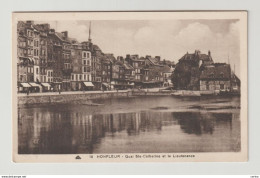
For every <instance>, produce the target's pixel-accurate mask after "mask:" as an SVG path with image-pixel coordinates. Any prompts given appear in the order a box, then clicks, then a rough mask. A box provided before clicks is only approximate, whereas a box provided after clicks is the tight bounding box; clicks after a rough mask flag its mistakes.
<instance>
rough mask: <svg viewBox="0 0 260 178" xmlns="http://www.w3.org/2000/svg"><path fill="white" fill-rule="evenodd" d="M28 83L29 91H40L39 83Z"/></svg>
mask: <svg viewBox="0 0 260 178" xmlns="http://www.w3.org/2000/svg"><path fill="white" fill-rule="evenodd" d="M29 84H30V85H31V87H30V92H32V93H37V92H42V86H41V85H39V84H38V83H34V82H30V83H29Z"/></svg>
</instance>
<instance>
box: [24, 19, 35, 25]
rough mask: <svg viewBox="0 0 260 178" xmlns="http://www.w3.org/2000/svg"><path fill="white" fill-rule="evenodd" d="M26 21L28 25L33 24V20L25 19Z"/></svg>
mask: <svg viewBox="0 0 260 178" xmlns="http://www.w3.org/2000/svg"><path fill="white" fill-rule="evenodd" d="M26 23H27V24H29V25H34V21H33V20H27V21H26Z"/></svg>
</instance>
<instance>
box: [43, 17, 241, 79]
mask: <svg viewBox="0 0 260 178" xmlns="http://www.w3.org/2000/svg"><path fill="white" fill-rule="evenodd" d="M48 23H50V24H51V26H52V27H53V28H55V29H56V30H57V31H65V30H67V31H68V32H69V36H70V37H72V38H76V39H77V40H78V41H80V42H81V41H86V40H87V39H88V28H89V21H59V22H48ZM222 27H223V28H222ZM92 41H93V43H95V44H97V45H98V46H99V47H100V48H101V49H102V51H103V52H105V53H114V55H115V56H119V55H120V56H125V55H126V54H139V55H140V56H145V55H152V56H155V55H160V56H161V58H162V59H164V58H165V59H168V60H174V61H175V62H177V61H178V59H180V58H181V57H182V56H183V55H184V54H185V53H186V52H187V51H188V52H189V53H193V52H194V51H195V50H196V49H199V50H201V52H202V53H207V52H208V50H210V51H211V55H212V57H213V60H214V61H215V62H228V57H229V62H230V64H231V65H232V68H234V65H236V73H237V74H238V75H239V72H240V71H239V68H240V62H239V61H240V56H239V54H240V49H239V48H240V46H239V21H237V20H206V21H205V20H174V21H170V20H164V21H162V20H160V21H159V20H149V21H141V20H136V21H116V20H113V21H102V20H101V21H92Z"/></svg>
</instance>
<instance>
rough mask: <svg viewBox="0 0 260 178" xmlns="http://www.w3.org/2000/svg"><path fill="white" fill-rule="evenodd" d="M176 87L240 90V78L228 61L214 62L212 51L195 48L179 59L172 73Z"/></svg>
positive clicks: (205, 89) (181, 88) (182, 88)
mask: <svg viewBox="0 0 260 178" xmlns="http://www.w3.org/2000/svg"><path fill="white" fill-rule="evenodd" d="M172 82H173V86H174V89H177V90H202V91H207V90H208V91H227V92H230V91H231V92H239V91H240V80H239V79H238V77H237V76H236V75H235V73H234V72H232V71H231V67H230V65H229V64H226V63H214V61H213V59H212V57H211V52H210V51H209V52H208V54H201V52H200V51H199V50H195V52H194V53H193V54H189V53H188V52H187V53H186V54H185V55H184V56H183V57H182V58H181V59H179V62H178V63H177V64H176V67H175V70H174V72H173V75H172Z"/></svg>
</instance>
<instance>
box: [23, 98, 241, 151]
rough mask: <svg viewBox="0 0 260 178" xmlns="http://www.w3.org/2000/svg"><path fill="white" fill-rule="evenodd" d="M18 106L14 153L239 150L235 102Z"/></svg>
mask: <svg viewBox="0 0 260 178" xmlns="http://www.w3.org/2000/svg"><path fill="white" fill-rule="evenodd" d="M92 103H94V104H93V105H90V104H86V103H74V104H72V103H71V104H51V105H48V104H43V105H23V106H19V109H18V153H19V154H80V153H83V154H99V153H179V152H239V151H240V149H241V139H240V137H241V135H240V130H241V129H240V128H241V125H240V123H241V122H240V98H239V97H223V98H222V97H209V98H207V97H191V98H175V97H172V96H140V97H130V98H111V99H100V100H93V101H92Z"/></svg>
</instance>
